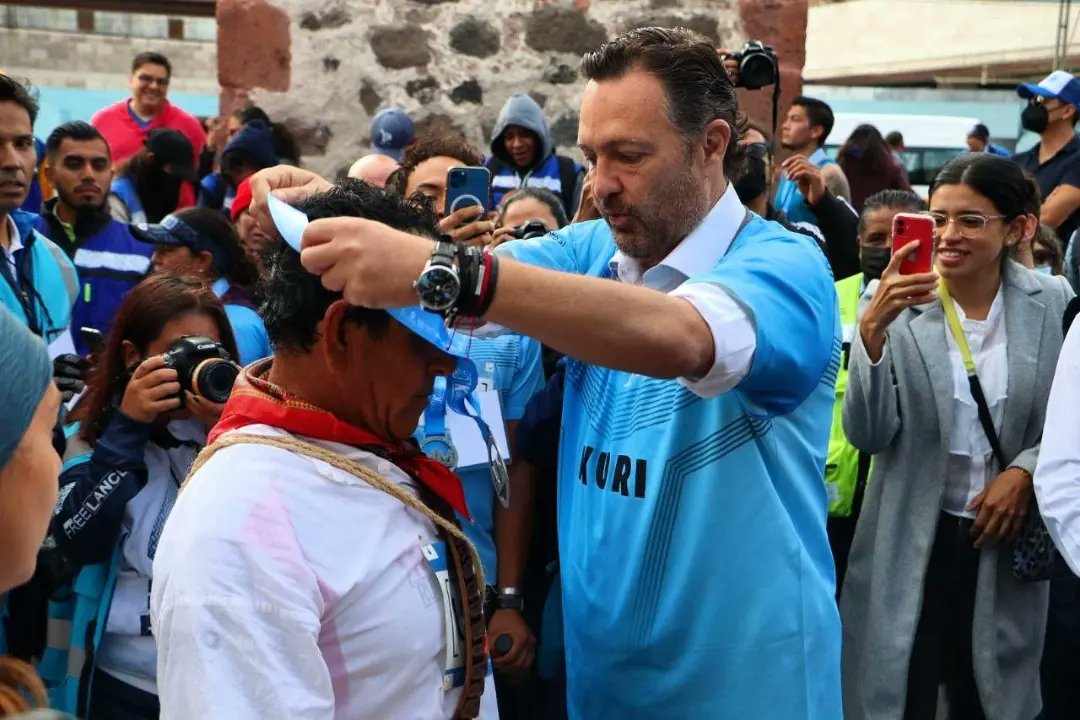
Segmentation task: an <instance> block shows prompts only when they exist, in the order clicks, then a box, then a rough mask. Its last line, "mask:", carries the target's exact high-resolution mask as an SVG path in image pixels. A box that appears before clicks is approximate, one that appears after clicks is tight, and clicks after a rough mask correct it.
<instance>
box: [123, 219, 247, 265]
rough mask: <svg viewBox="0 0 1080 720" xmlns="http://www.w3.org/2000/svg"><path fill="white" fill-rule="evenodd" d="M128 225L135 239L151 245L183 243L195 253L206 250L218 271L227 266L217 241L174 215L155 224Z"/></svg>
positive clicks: (225, 258) (223, 253)
mask: <svg viewBox="0 0 1080 720" xmlns="http://www.w3.org/2000/svg"><path fill="white" fill-rule="evenodd" d="M129 227H130V229H131V234H132V235H133V236H134V237H135V239H136V240H142V241H143V242H144V243H150V244H151V245H183V246H184V247H188V248H191V250H192V251H193V252H196V253H201V252H208V253H210V255H211V257H213V258H214V267H215V268H216V269H217V271H218V272H225V268H226V267H228V264H229V260H228V258H227V257H226V255H225V251H224V250H222V248H220V247H218V245H217V243H214V242H211V241H210V240H209V239H207V237H206V236H205V235H203V234H202V233H201V232H199V231H198V230H196V229H195V228H193V227H192V226H191V225H188V224H187V223H186V222H184V221H183V220H181V219H180V218H178V217H176V216H175V215H166V216H165V217H163V218H162V219H161V222H160V223H157V224H156V225H151V224H148V223H132V224H131V225H130V226H129Z"/></svg>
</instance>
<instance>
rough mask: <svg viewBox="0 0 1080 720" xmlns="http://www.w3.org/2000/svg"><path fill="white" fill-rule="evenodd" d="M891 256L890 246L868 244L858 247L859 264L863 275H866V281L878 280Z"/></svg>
mask: <svg viewBox="0 0 1080 720" xmlns="http://www.w3.org/2000/svg"><path fill="white" fill-rule="evenodd" d="M891 258H892V249H891V248H887V247H873V246H870V245H863V246H862V247H861V248H859V264H860V265H861V266H862V271H863V275H864V276H866V280H867V282H869V281H870V280H880V279H881V274H882V273H883V272H885V268H886V267H888V265H889V260H890V259H891Z"/></svg>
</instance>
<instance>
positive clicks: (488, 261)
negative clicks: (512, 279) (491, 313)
mask: <svg viewBox="0 0 1080 720" xmlns="http://www.w3.org/2000/svg"><path fill="white" fill-rule="evenodd" d="M484 259H485V266H486V268H487V272H486V273H485V276H486V277H485V278H484V285H483V292H482V293H481V294H480V302H479V303H478V305H477V308H476V315H475V317H483V316H484V315H486V314H487V311H488V310H489V309H490V308H491V301H492V300H494V299H495V285H496V283H498V281H499V257H498V256H497V255H493V254H492V253H490V252H486V253H484Z"/></svg>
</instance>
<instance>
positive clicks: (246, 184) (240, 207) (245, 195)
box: [229, 177, 252, 222]
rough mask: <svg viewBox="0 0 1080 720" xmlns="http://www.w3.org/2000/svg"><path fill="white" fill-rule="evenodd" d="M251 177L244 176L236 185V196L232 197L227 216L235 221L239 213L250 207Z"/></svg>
mask: <svg viewBox="0 0 1080 720" xmlns="http://www.w3.org/2000/svg"><path fill="white" fill-rule="evenodd" d="M251 199H252V198H251V178H250V177H246V178H244V179H243V180H241V181H240V184H239V185H237V186H236V196H235V197H233V201H232V206H231V207H230V208H229V218H230V219H231V220H232V221H233V222H236V218H238V217H240V213H242V212H244V211H245V210H247V209H248V208H249V207H251Z"/></svg>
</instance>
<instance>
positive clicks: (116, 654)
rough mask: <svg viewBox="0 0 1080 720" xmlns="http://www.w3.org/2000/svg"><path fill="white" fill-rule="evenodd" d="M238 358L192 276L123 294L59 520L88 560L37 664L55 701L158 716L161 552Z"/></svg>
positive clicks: (65, 478) (91, 391)
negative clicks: (153, 602)
mask: <svg viewBox="0 0 1080 720" xmlns="http://www.w3.org/2000/svg"><path fill="white" fill-rule="evenodd" d="M235 356H236V343H235V341H234V339H233V333H232V329H231V327H230V325H229V320H228V317H227V316H226V314H225V309H224V308H223V307H222V305H221V302H220V301H219V300H218V299H217V298H216V297H215V296H214V293H213V292H212V291H211V290H210V289H209V288H207V287H205V286H204V285H203V284H202V283H201V282H200V281H199V280H197V279H195V278H181V277H172V276H168V275H153V276H151V277H149V278H147V279H146V280H144V281H143V282H141V283H140V284H139V285H137V286H135V287H134V288H133V289H132V290H131V292H130V293H129V294H128V295H127V297H125V298H124V301H123V303H121V305H120V309H119V311H118V312H117V315H116V319H115V321H114V323H113V326H112V329H111V330H110V332H109V336H108V341H107V343H106V346H105V349H104V350H103V351H102V353H101V356H100V357H99V358H98V364H97V366H96V367H95V370H94V372H93V375H92V377H91V378H90V381H89V383H88V384H87V391H86V394H85V396H84V397H83V399H82V401H81V402H80V403H79V405H78V406H77V407H76V408H75V410H74V411H73V412H72V414H71V418H72V419H73V420H74V421H76V424H75V425H74V426H72V427H71V428H69V433H70V437H69V439H68V444H67V451H66V453H65V456H64V469H63V472H62V474H61V476H60V486H61V491H60V497H61V501H60V503H59V506H58V510H57V513H56V516H55V518H54V519H53V523H52V526H51V536H52V538H53V539H54V540H55V543H56V546H57V548H58V550H59V551H60V553H62V555H63V556H64V558H65V560H66V561H67V562H68V563H70V564H71V565H72V566H73V567H75V568H81V569H80V570H79V575H78V577H77V579H76V580H75V582H74V583H73V585H74V588H75V594H74V601H73V602H66V603H57V602H54V603H53V604H52V607H51V608H50V615H51V618H50V629H53V626H55V625H58V624H59V625H61V626H64V627H65V628H70V634H67V633H65V634H63V635H62V636H58V635H57V633H55V632H50V633H49V646H48V647H47V648H46V652H45V657H44V659H43V661H42V665H41V670H42V674H43V677H44V678H45V680H46V683H47V684H48V686H49V688H50V694H51V699H52V703H53V706H54V707H57V708H60V709H63V710H65V711H67V712H73V713H76V714H78V715H79V717H86V718H119V717H124V718H132V719H142V718H147V719H150V718H157V717H158V700H157V691H156V663H157V651H156V648H155V645H154V638H153V636H152V635H151V632H150V616H149V595H150V583H151V575H152V573H151V568H152V563H153V560H154V554H155V551H156V548H157V542H158V538H159V537H160V535H161V531H162V528H163V526H164V524H165V520H166V519H167V518H168V515H169V512H170V511H171V509H172V506H173V503H174V502H175V500H176V496H177V491H178V488H179V486H180V482H181V481H182V480H183V479H184V477H185V476H186V475H187V473H188V469H189V468H190V467H191V464H192V463H193V462H194V460H195V456H196V455H197V454H198V452H199V450H201V449H202V447H203V445H204V444H205V443H206V434H207V431H208V429H209V427H210V426H212V425H213V424H214V423H215V422H216V421H217V418H218V417H219V416H220V414H221V411H222V408H223V407H224V405H223V403H224V401H225V400H226V399H227V398H228V395H229V392H230V391H231V388H232V381H233V380H235V378H236V375H237V374H238V372H239V368H238V367H237V366H236V365H234V364H233V363H231V362H229V358H232V357H235ZM65 620H66V621H67V623H64V621H65ZM65 656H66V657H65ZM80 659H81V661H80ZM65 670H66V673H65ZM50 673H52V675H50ZM91 683H92V684H91ZM80 685H81V687H80Z"/></svg>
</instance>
